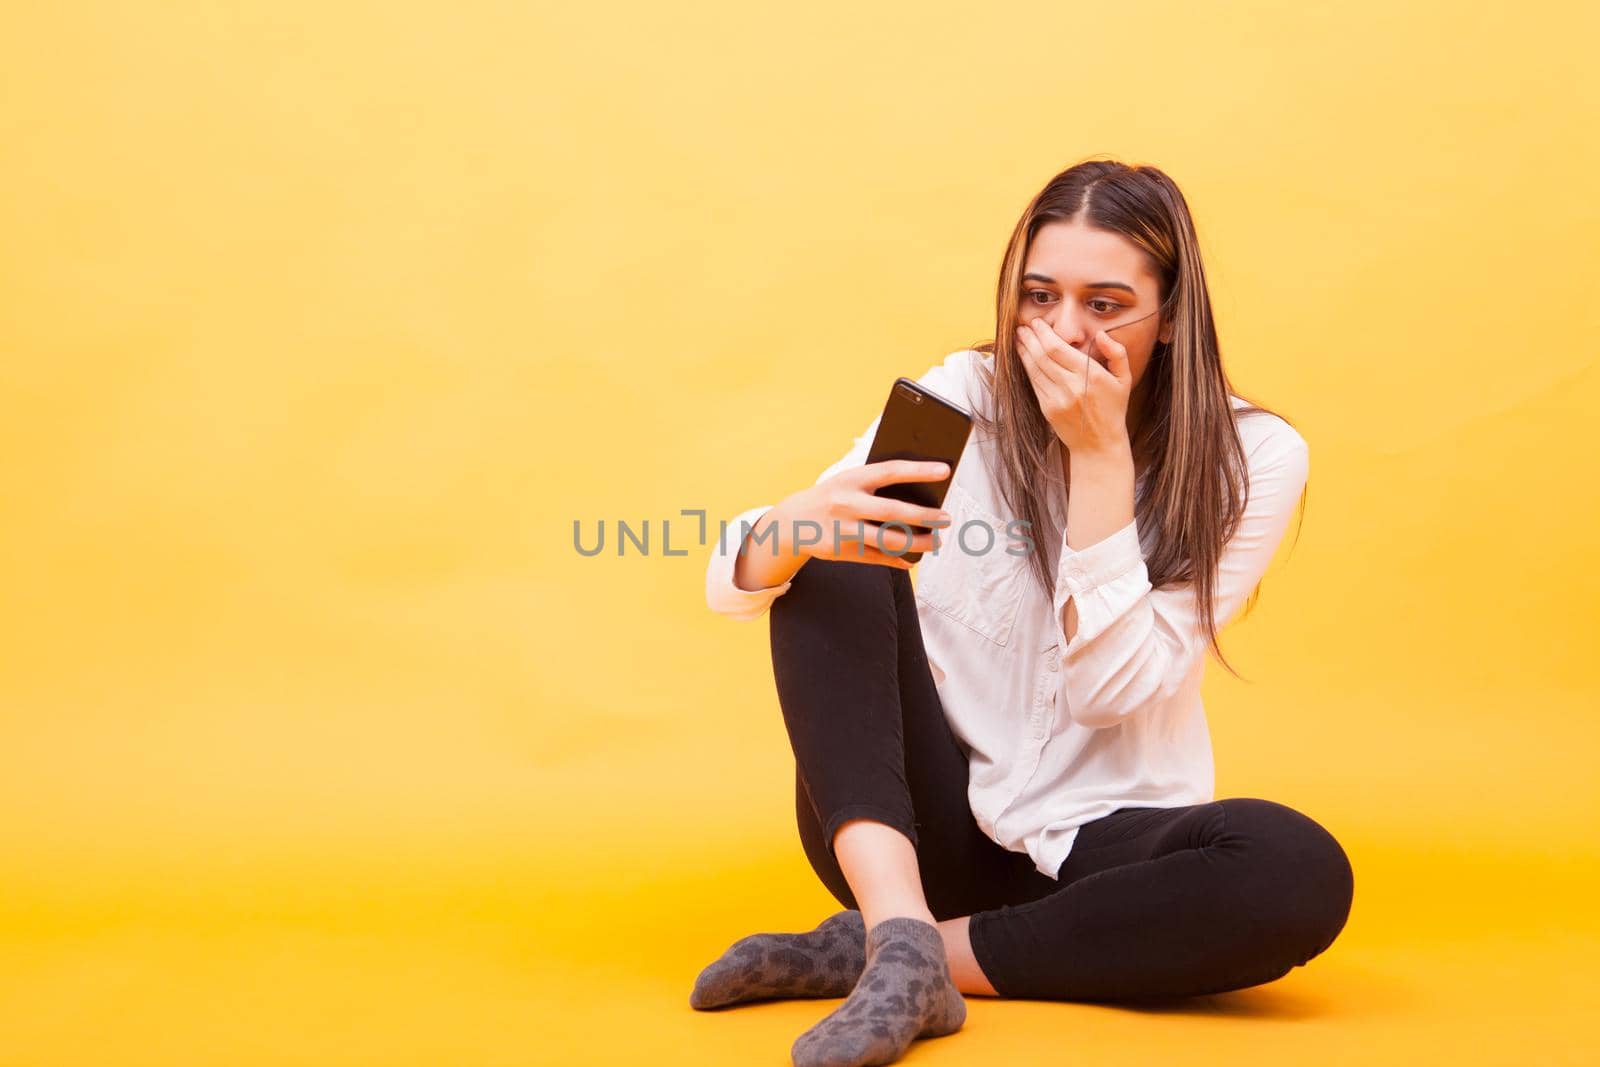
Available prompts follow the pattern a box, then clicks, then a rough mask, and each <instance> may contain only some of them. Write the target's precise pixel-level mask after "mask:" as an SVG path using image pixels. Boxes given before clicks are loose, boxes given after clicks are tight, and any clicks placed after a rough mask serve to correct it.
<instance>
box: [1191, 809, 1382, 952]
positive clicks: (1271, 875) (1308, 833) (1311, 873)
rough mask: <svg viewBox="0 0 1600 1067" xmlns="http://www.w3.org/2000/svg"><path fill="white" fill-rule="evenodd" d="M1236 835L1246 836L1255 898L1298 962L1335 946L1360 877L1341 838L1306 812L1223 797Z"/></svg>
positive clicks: (1267, 922)
mask: <svg viewBox="0 0 1600 1067" xmlns="http://www.w3.org/2000/svg"><path fill="white" fill-rule="evenodd" d="M1219 803H1221V805H1222V806H1223V809H1224V810H1225V811H1226V813H1227V827H1228V830H1229V831H1230V832H1231V833H1239V834H1244V835H1246V837H1247V839H1248V841H1249V843H1250V848H1251V853H1252V857H1253V860H1254V870H1255V872H1256V878H1255V879H1254V884H1255V885H1256V887H1257V889H1258V896H1257V899H1256V900H1255V901H1254V902H1253V904H1254V907H1256V908H1257V909H1258V910H1259V913H1260V915H1259V917H1260V919H1261V920H1262V922H1263V924H1264V925H1266V926H1267V927H1268V928H1270V929H1272V930H1273V932H1274V933H1275V934H1276V936H1277V938H1280V939H1281V940H1282V943H1283V944H1284V946H1285V947H1287V948H1289V949H1291V952H1292V954H1293V955H1295V956H1296V962H1297V963H1303V962H1305V961H1306V960H1309V959H1310V958H1311V957H1313V956H1316V955H1318V954H1319V953H1321V952H1322V951H1323V950H1325V949H1326V948H1328V946H1329V945H1331V944H1333V941H1334V939H1335V938H1336V937H1338V935H1339V933H1340V931H1342V930H1343V929H1344V926H1345V922H1346V921H1347V920H1348V918H1349V916H1350V907H1351V903H1352V901H1353V899H1354V890H1355V877H1354V871H1353V870H1352V868H1351V866H1350V858H1349V856H1347V855H1346V854H1345V851H1344V848H1343V847H1342V846H1341V845H1340V844H1339V842H1338V840H1337V839H1336V838H1335V837H1334V836H1333V835H1332V834H1331V833H1329V832H1328V830H1327V829H1325V828H1324V827H1323V826H1322V825H1321V824H1320V823H1318V822H1317V821H1316V820H1314V819H1312V818H1311V817H1309V816H1307V815H1305V814H1304V813H1302V812H1300V811H1297V810H1295V809H1294V808H1291V807H1289V806H1288V805H1286V804H1280V803H1278V802H1276V801H1272V800H1266V799H1263V798H1259V797H1230V798H1226V799H1224V800H1222V801H1220V802H1219Z"/></svg>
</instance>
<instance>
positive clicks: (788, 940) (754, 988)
mask: <svg viewBox="0 0 1600 1067" xmlns="http://www.w3.org/2000/svg"><path fill="white" fill-rule="evenodd" d="M866 942H867V932H866V925H865V924H864V923H863V922H862V921H861V913H860V912H859V911H841V912H839V913H838V914H837V915H832V916H829V917H828V918H826V919H824V920H823V921H822V923H821V924H820V925H818V926H817V928H816V929H814V930H808V931H806V932H805V933H803V934H751V935H750V936H748V937H742V938H740V939H739V940H738V941H735V942H734V943H733V945H732V946H731V947H730V948H729V949H728V951H726V952H724V953H723V954H722V957H721V958H720V959H718V960H716V961H715V962H714V963H712V964H711V965H710V966H708V967H707V968H706V969H705V970H703V971H701V972H700V977H699V978H697V979H695V983H694V991H693V992H691V993H690V994H689V1004H690V1006H691V1007H694V1008H697V1009H699V1010H700V1011H706V1010H708V1009H710V1008H720V1007H722V1006H724V1005H727V1004H737V1003H740V1002H741V1001H746V1000H763V999H767V998H771V997H842V996H845V995H846V994H848V993H849V992H850V990H852V989H854V988H855V984H856V979H857V978H859V977H861V970H862V968H863V967H865V966H866V965H867V944H866Z"/></svg>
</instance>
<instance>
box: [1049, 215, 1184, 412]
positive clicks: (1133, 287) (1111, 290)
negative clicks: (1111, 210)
mask: <svg viewBox="0 0 1600 1067" xmlns="http://www.w3.org/2000/svg"><path fill="white" fill-rule="evenodd" d="M1080 218H1081V216H1080ZM1022 270H1023V276H1022V292H1021V294H1019V303H1018V310H1017V314H1018V316H1019V317H1020V319H1021V321H1022V322H1023V323H1028V322H1032V321H1033V320H1034V319H1036V318H1038V319H1043V320H1044V321H1045V322H1046V323H1048V324H1049V325H1050V326H1051V327H1053V328H1054V329H1055V331H1056V333H1058V334H1060V335H1061V338H1062V340H1064V341H1066V342H1067V344H1069V345H1071V346H1072V347H1073V348H1076V349H1077V350H1078V351H1080V352H1087V353H1088V354H1089V355H1090V356H1092V357H1093V358H1095V359H1097V360H1099V361H1100V364H1101V365H1102V366H1104V365H1105V363H1106V357H1105V353H1104V352H1101V351H1100V350H1099V349H1098V348H1096V349H1093V350H1091V348H1090V343H1091V341H1092V339H1093V338H1094V335H1095V334H1096V333H1097V332H1098V331H1100V330H1108V331H1110V336H1111V339H1112V340H1113V341H1118V342H1121V344H1122V345H1123V347H1125V348H1126V349H1127V350H1128V370H1129V372H1130V373H1131V374H1132V375H1133V385H1134V388H1138V386H1139V383H1140V382H1141V381H1142V380H1143V379H1144V371H1145V367H1146V366H1148V365H1149V363H1150V353H1151V351H1152V350H1154V348H1155V346H1156V342H1157V341H1169V340H1171V331H1170V329H1167V330H1165V332H1163V324H1162V323H1161V316H1159V315H1157V314H1154V312H1155V310H1156V308H1157V307H1158V306H1159V305H1160V303H1161V298H1160V292H1159V290H1160V283H1159V281H1158V280H1157V278H1156V276H1155V274H1154V273H1153V272H1152V271H1151V270H1150V265H1149V257H1148V256H1147V255H1146V254H1145V252H1144V250H1143V249H1141V248H1139V247H1138V246H1136V245H1134V244H1133V243H1132V242H1130V241H1129V240H1127V239H1126V238H1125V237H1123V236H1122V235H1120V234H1116V233H1112V232H1110V231H1109V230H1099V229H1095V228H1093V227H1091V226H1089V225H1088V224H1087V223H1084V222H1082V221H1080V219H1074V220H1072V221H1071V222H1061V221H1059V220H1057V221H1054V222H1047V223H1045V224H1044V225H1043V226H1041V227H1040V228H1039V231H1038V232H1037V233H1035V234H1034V235H1033V244H1032V245H1031V246H1030V247H1029V248H1028V255H1027V259H1026V261H1025V263H1024V265H1023V268H1022ZM1141 316H1149V317H1148V318H1143V319H1142V321H1134V320H1139V319H1140V318H1141ZM1120 323H1131V325H1129V326H1128V327H1127V328H1126V329H1121V330H1119V329H1115V327H1116V326H1117V325H1118V324H1120Z"/></svg>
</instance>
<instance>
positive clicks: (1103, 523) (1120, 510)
mask: <svg viewBox="0 0 1600 1067" xmlns="http://www.w3.org/2000/svg"><path fill="white" fill-rule="evenodd" d="M1064 462H1066V464H1067V467H1068V477H1067V483H1068V485H1070V486H1071V488H1072V491H1071V492H1070V493H1069V494H1068V495H1067V529H1066V545H1067V547H1068V548H1070V549H1072V550H1074V551H1081V550H1083V549H1086V548H1088V547H1089V546H1090V545H1094V544H1098V543H1099V542H1101V541H1104V540H1105V539H1106V538H1108V537H1110V536H1111V535H1112V534H1114V533H1116V532H1117V531H1118V530H1120V529H1122V528H1123V527H1124V526H1127V525H1128V524H1129V523H1131V522H1132V521H1133V447H1132V446H1131V445H1130V444H1129V443H1128V440H1127V438H1123V440H1122V441H1121V442H1120V443H1119V444H1117V445H1115V446H1112V447H1109V448H1106V449H1105V450H1103V451H1099V452H1072V453H1069V454H1068V455H1067V458H1066V460H1065V461H1064ZM1058 618H1060V619H1061V627H1062V632H1063V635H1064V639H1065V641H1066V642H1070V641H1071V640H1072V638H1073V635H1074V634H1076V633H1077V632H1078V608H1077V598H1075V597H1073V598H1069V599H1068V600H1067V606H1066V610H1065V613H1064V614H1063V615H1061V616H1058Z"/></svg>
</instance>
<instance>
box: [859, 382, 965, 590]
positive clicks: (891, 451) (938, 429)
mask: <svg viewBox="0 0 1600 1067" xmlns="http://www.w3.org/2000/svg"><path fill="white" fill-rule="evenodd" d="M971 432H972V416H971V415H970V414H969V413H968V412H967V411H966V410H965V409H963V408H961V407H959V406H958V405H956V404H953V403H951V402H950V401H948V400H946V399H945V398H944V397H942V396H940V395H939V394H938V393H935V392H933V391H932V390H931V389H928V388H926V387H925V386H922V385H919V384H918V383H916V382H914V381H912V380H911V379H910V378H896V379H895V383H894V387H893V388H891V389H890V390H889V400H888V402H887V403H885V404H884V405H883V417H882V418H881V419H880V420H879V421H878V432H877V433H876V434H875V435H874V436H873V438H872V449H871V450H870V451H869V452H868V453H867V462H868V463H878V462H881V461H883V460H886V459H915V460H938V461H941V462H943V463H947V464H949V466H950V473H949V474H948V475H947V476H945V478H944V479H943V480H941V481H937V482H898V483H896V484H893V485H883V486H879V487H878V488H877V489H874V490H873V495H874V496H882V497H888V498H889V499H891V500H904V501H906V502H907V503H911V504H917V505H920V506H922V507H929V508H937V507H940V506H942V505H943V504H944V495H945V493H947V492H948V491H949V489H950V479H952V478H954V477H955V474H956V464H958V463H960V462H961V453H962V452H964V451H966V447H967V436H968V434H970V433H971ZM892 528H894V529H898V527H892ZM930 529H931V527H928V526H912V527H911V532H912V533H916V534H922V533H927V532H928V531H929V530H930ZM900 558H901V559H904V560H906V561H907V562H908V563H915V562H917V561H918V560H920V559H921V558H922V553H921V552H906V553H904V554H903V555H902V556H901V557H900Z"/></svg>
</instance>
